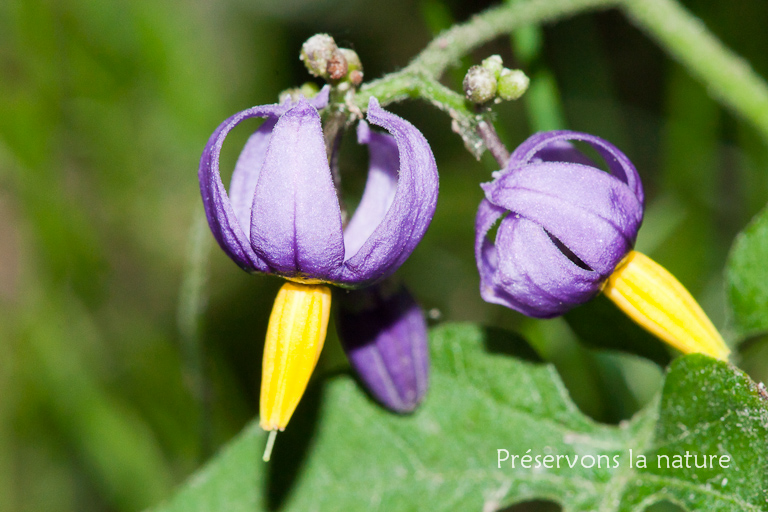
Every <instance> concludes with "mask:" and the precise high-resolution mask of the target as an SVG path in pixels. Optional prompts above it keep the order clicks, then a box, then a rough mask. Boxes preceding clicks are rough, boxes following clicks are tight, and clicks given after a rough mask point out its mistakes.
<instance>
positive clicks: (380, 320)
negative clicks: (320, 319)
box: [337, 281, 429, 413]
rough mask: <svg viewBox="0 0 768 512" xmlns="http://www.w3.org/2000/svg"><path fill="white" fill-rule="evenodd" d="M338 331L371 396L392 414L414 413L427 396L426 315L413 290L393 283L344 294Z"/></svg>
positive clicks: (341, 295)
mask: <svg viewBox="0 0 768 512" xmlns="http://www.w3.org/2000/svg"><path fill="white" fill-rule="evenodd" d="M339 302H340V303H341V307H340V308H339V314H338V322H337V327H338V332H339V338H340V339H341V343H342V346H343V347H344V350H345V352H346V353H347V357H348V358H349V362H350V364H351V365H352V367H353V368H354V369H355V372H357V375H358V376H359V377H360V380H361V381H362V382H363V384H365V386H366V388H367V389H368V390H369V391H370V393H371V395H373V397H374V398H375V399H376V400H378V401H379V402H380V403H382V404H383V405H384V406H385V407H387V408H388V409H390V410H393V411H396V412H400V413H405V412H411V411H413V410H414V409H415V408H416V406H417V405H418V404H419V403H420V402H421V401H422V399H423V398H424V395H425V394H426V392H427V385H428V380H429V351H428V345H427V324H426V321H425V320H424V314H423V312H422V310H421V308H420V307H419V305H418V304H417V303H416V301H415V300H414V299H413V297H412V296H411V294H410V293H409V292H408V290H407V289H406V288H405V287H404V286H402V285H393V284H392V283H391V282H389V281H385V282H384V283H382V284H378V285H374V286H372V287H369V288H365V289H362V290H354V291H350V292H346V293H344V292H343V293H341V294H340V300H339Z"/></svg>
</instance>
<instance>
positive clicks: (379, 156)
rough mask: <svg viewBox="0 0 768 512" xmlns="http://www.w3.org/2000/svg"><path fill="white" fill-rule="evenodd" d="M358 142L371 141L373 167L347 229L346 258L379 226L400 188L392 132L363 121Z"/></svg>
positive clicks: (395, 146)
mask: <svg viewBox="0 0 768 512" xmlns="http://www.w3.org/2000/svg"><path fill="white" fill-rule="evenodd" d="M357 141H358V142H359V143H360V144H368V151H369V152H370V166H369V168H368V180H367V181H366V183H365V190H364V191H363V197H362V198H361V199H360V204H359V205H358V206H357V209H356V210H355V214H354V215H353V216H352V219H351V220H350V221H349V224H347V228H346V229H345V230H344V249H345V258H347V259H348V258H349V257H350V256H352V255H353V254H356V253H357V251H359V250H360V248H361V247H362V246H363V243H365V241H366V240H368V237H370V236H371V234H372V233H373V232H374V230H375V229H376V226H378V225H379V224H381V221H382V219H384V216H385V214H386V213H387V210H389V207H390V205H391V204H392V201H393V200H394V199H395V192H396V191H397V168H398V166H399V161H398V153H397V144H396V143H395V139H394V138H393V137H392V136H390V135H385V134H383V133H376V132H373V131H371V129H370V127H369V126H368V123H366V122H365V121H361V122H360V124H358V125H357Z"/></svg>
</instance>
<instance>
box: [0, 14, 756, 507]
mask: <svg viewBox="0 0 768 512" xmlns="http://www.w3.org/2000/svg"><path fill="white" fill-rule="evenodd" d="M684 4H686V6H687V7H688V8H689V9H691V10H692V11H693V12H694V13H695V14H697V15H698V16H700V17H701V18H702V19H703V20H704V21H705V22H706V24H707V25H708V26H709V27H710V29H711V30H712V31H713V32H714V33H715V34H716V35H717V36H718V37H720V38H721V39H722V40H723V41H724V42H725V43H726V44H727V45H728V46H729V47H731V48H732V49H734V50H735V51H736V52H737V53H739V54H740V55H742V56H744V57H745V58H746V59H748V60H749V61H750V62H751V63H752V65H753V66H754V68H755V69H756V70H757V72H758V73H760V74H761V75H762V76H768V51H766V48H768V40H767V39H766V33H765V27H766V26H768V3H766V2H764V1H762V0H739V2H737V4H738V8H735V7H734V5H733V4H732V3H728V2H719V1H717V0H702V1H697V2H693V1H692V0H688V1H686V2H684ZM488 5H490V4H488ZM472 9H478V7H476V6H473V7H472ZM472 12H473V11H471V10H470V8H469V7H468V6H466V5H463V4H462V3H461V2H458V1H452V0H445V1H440V0H422V1H421V2H410V1H406V0H390V1H387V2H365V1H363V0H338V1H337V0H323V1H310V0H282V1H280V2H267V1H246V0H227V1H223V2H204V1H193V2H181V1H178V0H167V1H164V2H155V1H151V0H135V1H133V2H110V1H106V0H104V1H98V0H4V1H3V2H0V510H2V511H9V512H17V511H19V512H20V511H38V510H46V511H49V512H59V511H62V512H63V511H75V510H77V511H135V510H140V509H142V508H143V507H146V506H148V505H150V504H152V503H155V502H157V501H159V500H161V499H163V498H164V497H167V496H169V494H170V493H171V491H172V489H173V487H174V485H176V484H178V483H180V482H182V481H183V480H184V479H185V478H186V477H187V476H188V475H190V474H191V473H192V472H193V471H194V470H195V469H196V468H198V467H199V466H200V465H201V464H202V463H203V462H204V461H205V460H206V459H207V458H208V457H209V456H210V454H211V453H212V452H213V451H214V450H215V449H216V448H217V447H219V446H221V445H222V444H223V443H225V442H226V441H227V440H228V439H230V438H231V437H232V436H233V435H234V434H235V433H237V432H238V431H239V430H240V429H241V428H242V427H243V426H244V425H245V424H246V423H247V422H248V421H249V420H250V419H252V418H253V417H255V416H256V415H257V414H258V382H259V372H260V365H261V362H260V356H261V346H262V343H263V336H264V332H265V329H266V320H267V315H268V313H269V309H270V307H271V303H272V300H273V297H274V293H275V291H276V289H277V287H278V286H279V284H280V283H279V281H278V280H277V279H272V278H266V277H253V276H249V275H247V274H245V273H243V272H242V271H240V270H239V269H238V268H237V267H236V266H235V265H234V264H232V262H231V261H229V260H228V259H227V257H226V256H225V255H224V254H223V253H222V252H221V251H219V250H218V248H216V247H211V246H212V245H213V244H211V237H210V234H209V233H208V231H207V227H206V226H204V225H203V224H201V223H200V222H199V220H200V213H201V210H202V206H201V200H200V196H199V191H198V184H197V179H196V171H197V163H198V159H199V157H200V153H201V151H202V149H203V146H204V145H205V142H206V140H207V138H208V136H209V134H210V133H211V132H212V131H213V129H214V128H215V127H216V126H217V125H218V123H219V122H221V121H222V120H223V119H224V118H226V117H227V116H229V115H231V114H232V113H234V112H236V111H239V110H242V109H244V108H247V107H249V106H252V105H256V104H264V103H271V102H274V101H275V100H276V97H277V94H278V93H279V92H280V91H281V90H283V89H285V88H288V87H291V86H295V85H297V84H300V83H302V82H304V81H307V80H308V79H309V78H310V77H309V76H308V75H307V74H306V72H305V71H304V70H303V68H302V66H301V63H300V62H299V60H298V54H299V49H300V46H301V43H302V42H303V41H304V40H305V39H306V38H308V37H309V36H310V35H312V34H314V33H316V32H329V33H331V34H332V35H333V36H334V37H335V38H336V39H337V41H338V42H339V43H340V44H341V45H345V46H350V47H353V48H355V49H356V50H357V52H358V53H359V55H360V57H361V58H362V60H363V64H364V66H365V73H366V77H367V78H368V79H372V78H376V77H378V76H381V75H382V74H384V73H386V72H389V71H393V70H396V69H398V68H400V67H402V66H404V65H405V64H406V63H407V62H408V61H409V59H410V58H411V57H413V56H414V55H415V54H416V53H417V52H418V51H419V50H421V49H422V48H423V46H424V45H425V44H426V43H427V42H428V41H429V40H430V38H431V37H432V34H434V33H435V32H437V31H439V30H440V29H442V28H445V27H447V26H448V25H449V24H450V23H451V22H452V21H453V20H459V21H461V20H464V19H467V18H468V17H469V16H470V15H471V14H472ZM539 35H542V34H540V33H537V32H535V31H529V32H527V33H520V34H518V35H517V37H516V38H515V39H514V41H510V39H509V38H502V39H499V40H497V41H495V42H494V43H492V44H490V45H488V46H486V47H484V48H482V49H481V50H479V51H477V52H475V53H474V54H473V55H472V56H470V57H469V58H467V59H465V61H464V63H463V64H462V65H463V66H464V68H463V69H459V70H457V71H456V72H455V73H454V72H449V73H448V74H447V75H446V77H445V82H446V83H447V84H449V85H451V86H453V87H455V88H458V87H459V83H460V79H461V76H462V75H463V72H464V70H465V68H466V67H467V66H469V65H470V64H472V63H476V62H479V60H480V59H482V58H484V57H486V56H488V55H490V54H491V53H499V54H501V55H502V56H503V57H504V59H505V63H506V64H507V65H509V66H517V67H522V68H523V69H525V70H526V71H527V72H528V73H529V74H530V75H531V76H532V77H533V80H534V87H535V91H536V92H534V90H532V91H531V92H530V93H529V97H528V98H526V99H524V100H521V101H519V102H517V103H508V104H503V105H500V106H498V107H497V108H496V109H495V110H496V112H497V114H498V118H497V119H498V129H499V132H500V134H501V136H502V138H503V139H504V141H505V142H506V143H507V144H508V146H509V147H510V148H511V147H514V146H515V145H516V144H518V143H519V142H521V141H522V140H524V139H525V137H527V135H528V134H530V133H531V131H532V130H535V129H539V128H554V127H557V126H567V127H568V128H572V129H576V130H582V131H589V132H592V133H595V134H597V135H600V136H602V137H605V138H607V139H609V140H611V141H612V142H614V143H615V144H617V145H618V146H619V147H620V148H622V149H623V150H624V151H625V152H626V153H627V154H628V155H629V156H630V158H631V159H632V160H633V161H634V162H635V164H636V165H637V167H638V169H639V170H640V173H641V175H642V176H643V178H644V181H645V186H646V190H647V197H648V201H647V206H648V208H647V213H646V221H645V225H644V227H643V229H641V232H640V237H639V240H638V248H639V249H640V250H641V251H643V252H646V253H648V254H650V255H651V256H652V257H653V258H654V259H656V260H657V261H659V262H660V263H662V264H663V265H664V266H666V267H667V268H668V269H669V270H670V271H672V272H673V273H674V274H675V275H676V276H677V277H678V278H679V279H680V280H681V281H682V282H683V283H684V284H685V285H686V286H687V287H688V288H689V289H690V290H691V292H692V293H693V294H694V295H695V296H696V297H697V298H698V299H699V300H700V302H701V304H702V306H703V307H704V309H705V310H706V311H707V312H708V313H709V314H710V316H711V317H712V319H713V321H714V322H715V324H716V325H718V326H720V327H722V328H724V329H725V333H726V335H727V333H728V331H727V320H728V319H727V316H726V313H725V301H724V293H723V281H722V269H723V265H724V262H725V259H726V256H727V252H728V249H729V247H730V245H731V242H732V240H733V237H734V236H735V234H736V233H737V232H738V231H739V230H740V229H742V228H743V226H744V225H745V224H746V223H747V222H748V221H749V219H750V218H751V216H752V215H754V214H755V213H757V212H758V211H759V210H760V209H761V208H762V206H763V205H764V204H765V203H766V201H767V200H768V144H766V142H765V141H763V140H761V139H760V138H759V136H758V135H757V134H756V132H755V131H753V130H752V129H751V128H750V127H749V126H747V125H746V124H745V123H743V122H741V121H739V120H738V119H736V118H734V117H733V116H731V115H730V114H729V113H728V112H726V111H724V110H723V109H722V108H721V107H720V106H719V105H718V104H717V103H715V102H714V101H713V100H712V99H711V98H710V97H709V96H708V94H707V91H706V89H705V88H704V87H703V86H701V85H699V84H698V83H696V82H695V81H694V80H693V79H691V78H690V77H689V76H688V75H687V74H686V72H685V71H683V70H682V69H681V68H680V67H678V66H677V65H676V64H675V63H673V62H671V61H670V60H669V59H668V58H667V57H666V56H665V54H664V53H663V51H662V50H660V49H659V48H657V47H656V46H654V45H653V43H651V42H650V41H649V40H647V39H646V38H645V37H644V36H643V35H642V34H641V33H640V32H639V31H637V30H636V29H635V28H634V27H632V26H631V25H629V24H628V23H627V22H626V20H625V19H624V18H623V17H622V16H621V15H620V14H619V13H617V12H611V11H608V12H603V13H597V14H591V15H582V16H578V17H576V18H573V19H570V20H566V21H563V22H560V23H558V24H556V25H551V26H547V27H545V29H544V31H543V40H542V41H541V46H540V47H539V46H537V43H536V41H537V37H538V36H539ZM513 47H514V48H515V51H513ZM542 98H543V99H542ZM558 99H559V102H560V103H561V105H562V110H560V109H558V108H553V105H557V104H558V101H557V100H558ZM392 110H393V111H395V112H397V113H399V114H401V115H403V116H406V117H407V118H408V119H409V120H410V121H411V122H412V123H414V124H415V125H416V126H417V127H418V128H419V129H421V130H422V131H423V132H424V134H425V135H426V136H427V138H428V139H429V140H430V142H431V144H432V147H433V150H434V152H435V156H436V159H437V162H438V167H439V170H440V176H441V185H440V186H441V190H440V194H441V195H440V199H439V204H438V212H437V214H436V216H435V219H434V222H433V224H432V226H431V228H430V230H429V232H428V233H427V236H426V237H425V239H424V241H423V243H422V244H421V245H420V246H419V248H418V250H417V251H416V252H415V253H414V255H413V256H412V257H411V258H410V260H409V261H408V262H407V263H406V264H405V265H404V267H403V268H402V270H401V271H400V272H399V275H400V276H401V277H402V279H403V280H404V281H405V282H407V283H408V285H409V287H410V288H411V290H412V291H413V292H414V294H415V295H416V296H417V297H418V298H419V300H420V301H421V302H422V304H423V305H424V307H425V309H426V310H428V311H429V312H430V318H432V321H433V322H444V321H463V320H471V321H478V322H483V323H486V324H491V325H498V326H503V327H507V328H513V329H516V330H518V331H521V332H522V333H523V334H524V335H525V336H526V337H527V338H528V339H529V340H530V342H531V344H532V345H533V346H534V348H535V349H536V350H537V352H538V353H539V354H540V355H541V357H542V358H543V359H546V360H550V361H552V362H553V363H555V365H556V366H557V368H558V370H559V371H560V373H561V375H562V376H563V379H564V380H565V382H566V384H567V385H568V387H569V389H570V391H571V393H572V395H573V397H574V399H575V400H576V402H577V403H578V404H579V406H580V407H581V408H582V410H584V411H585V412H586V413H588V414H590V415H591V416H593V417H594V418H596V419H598V420H600V421H610V422H615V421H619V420H621V419H625V418H628V417H629V416H631V414H632V413H633V412H635V411H636V410H637V409H638V408H639V407H640V406H641V405H643V404H644V403H646V402H647V401H648V400H649V399H650V397H651V396H652V395H653V393H654V392H655V391H656V389H657V388H658V386H659V383H660V379H661V374H662V370H661V368H663V365H664V364H666V362H667V361H668V359H669V357H670V354H669V352H668V351H667V349H666V348H665V347H663V346H662V345H661V343H659V342H658V341H656V340H654V339H652V338H651V337H650V336H648V335H646V334H645V333H643V332H642V331H640V329H639V328H637V327H635V326H634V325H632V324H631V323H630V322H629V321H627V320H626V319H624V318H623V317H622V316H621V315H620V314H619V313H618V312H617V311H615V309H614V308H613V306H612V305H611V304H609V303H608V302H607V301H605V300H603V299H598V300H596V301H593V302H592V303H590V304H588V305H585V306H583V307H581V308H579V309H577V310H575V311H574V312H572V313H569V314H568V315H566V317H565V318H564V319H557V320H552V321H546V322H544V321H531V320H528V319H524V318H523V317H521V316H520V315H518V314H516V313H513V312H511V311H509V310H506V309H504V308H501V307H498V306H491V305H487V304H485V303H483V302H482V301H481V300H480V297H479V295H478V292H477V288H478V277H477V273H476V270H475V264H474V259H473V248H472V247H473V240H474V233H473V225H474V213H475V210H476V207H477V204H478V202H479V200H480V199H481V197H482V196H481V191H480V188H479V187H478V186H477V185H478V183H480V182H483V181H488V180H489V178H490V174H489V173H490V171H492V170H494V169H495V164H494V163H493V161H492V160H490V159H489V158H488V157H487V156H486V157H485V158H484V159H483V160H482V161H481V162H476V161H475V160H474V159H473V158H472V157H471V156H470V155H469V153H467V152H466V151H465V150H464V149H463V147H462V145H461V141H460V139H459V137H458V136H456V135H455V134H453V133H452V132H451V131H450V123H449V120H448V119H447V118H446V116H445V115H443V114H442V113H440V112H438V111H437V110H435V109H434V108H432V107H430V106H429V105H427V104H425V103H408V104H404V105H396V106H393V107H392ZM254 126H256V124H254V125H251V128H253V127H254ZM247 135H248V129H247V128H243V129H241V130H239V131H237V132H236V133H235V134H234V135H233V136H232V137H231V139H230V140H229V142H228V144H227V145H226V146H225V153H224V167H223V168H225V169H226V168H231V166H232V165H233V164H234V161H235V158H236V156H237V153H238V151H239V147H241V144H242V143H243V142H244V141H245V139H246V137H247ZM355 146H356V145H355V144H354V140H353V138H352V137H351V136H350V137H348V138H347V139H345V143H344V147H343V150H344V155H343V157H342V166H343V167H342V173H343V175H344V176H345V177H346V178H347V181H346V183H347V188H348V192H349V197H350V199H349V200H350V204H352V205H353V204H354V202H355V198H354V196H355V193H359V191H360V190H361V188H362V183H363V179H364V174H363V171H364V170H365V168H366V155H365V152H364V151H362V150H360V149H359V148H357V147H355ZM225 181H226V180H225ZM196 238H197V239H198V242H197V243H195V239H196ZM209 247H211V250H210V252H209V251H208V248H209ZM196 264H197V265H198V266H199V265H203V268H205V269H206V273H207V277H205V276H201V275H199V274H196V273H195V272H190V270H189V269H190V268H194V267H195V265H196ZM195 290H202V295H201V296H200V297H201V298H202V302H196V297H197V295H196V294H195V292H194V291H195ZM326 347H327V348H326V352H325V354H324V356H323V359H322V360H321V371H320V372H318V373H322V370H323V368H324V369H325V370H326V371H329V370H337V369H339V368H343V367H344V366H345V365H346V363H345V361H344V357H343V354H342V353H341V351H340V348H339V346H338V342H337V340H336V339H335V334H334V333H333V332H331V335H330V337H329V340H328V342H327V345H326ZM736 360H737V361H740V365H741V367H742V368H744V369H745V370H747V371H748V372H749V373H750V374H751V375H752V376H753V378H755V379H756V380H768V343H766V341H765V340H764V339H755V340H748V341H747V342H746V343H745V344H743V345H742V349H741V354H740V355H737V356H736Z"/></svg>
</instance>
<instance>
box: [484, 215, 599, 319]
mask: <svg viewBox="0 0 768 512" xmlns="http://www.w3.org/2000/svg"><path fill="white" fill-rule="evenodd" d="M496 246H497V247H504V250H503V251H499V252H498V270H497V272H496V273H495V275H494V280H493V285H494V286H493V287H494V289H501V290H503V291H504V294H505V295H508V296H510V297H511V298H513V300H515V301H516V302H517V304H516V307H514V309H517V310H518V311H521V312H522V313H525V314H526V315H530V316H536V317H544V318H549V317H553V316H557V315H561V314H563V313H565V312H566V311H568V310H569V309H571V308H572V307H573V306H574V305H575V304H581V303H582V302H586V301H587V300H589V299H590V298H592V297H593V296H594V295H595V294H597V293H598V292H599V291H600V287H601V284H602V281H603V276H601V275H600V274H598V273H597V272H593V271H589V270H585V269H583V268H581V267H579V266H578V265H577V264H576V263H574V262H573V261H571V260H570V259H569V258H568V257H567V256H566V255H565V254H563V252H562V251H561V250H560V249H559V248H558V247H557V246H556V245H555V244H554V243H553V241H552V240H551V239H550V238H549V236H548V235H547V233H546V232H545V231H544V230H543V229H542V228H541V226H538V225H536V224H535V223H533V222H531V221H529V220H527V219H525V218H523V217H517V216H516V215H515V214H510V215H509V216H508V217H507V218H506V219H504V221H503V222H502V223H501V226H499V231H498V234H497V237H496ZM500 297H504V295H500Z"/></svg>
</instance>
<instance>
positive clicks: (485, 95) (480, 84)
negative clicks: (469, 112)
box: [463, 55, 530, 104]
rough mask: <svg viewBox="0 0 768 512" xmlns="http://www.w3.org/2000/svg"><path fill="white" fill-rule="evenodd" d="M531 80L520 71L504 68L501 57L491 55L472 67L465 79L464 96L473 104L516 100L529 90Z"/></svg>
mask: <svg viewBox="0 0 768 512" xmlns="http://www.w3.org/2000/svg"><path fill="white" fill-rule="evenodd" d="M529 82H530V81H529V79H528V77H527V76H526V75H525V73H523V72H522V71H521V70H519V69H509V68H505V67H504V63H503V61H502V60H501V57H500V56H499V55H491V56H490V57H488V58H487V59H485V60H483V62H482V64H481V65H479V66H472V67H471V68H469V70H468V71H467V74H466V76H465V77H464V84H463V85H464V94H465V95H466V96H467V99H469V101H471V102H472V103H478V104H482V103H486V102H488V101H491V100H494V101H495V102H496V103H500V102H501V101H502V100H516V99H518V98H519V97H520V96H522V95H523V93H525V91H526V90H527V89H528V84H529Z"/></svg>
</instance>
